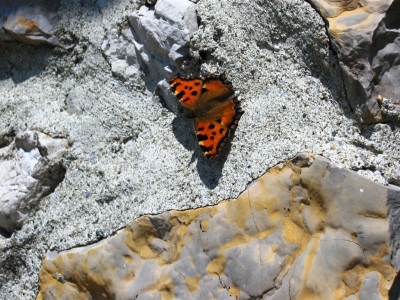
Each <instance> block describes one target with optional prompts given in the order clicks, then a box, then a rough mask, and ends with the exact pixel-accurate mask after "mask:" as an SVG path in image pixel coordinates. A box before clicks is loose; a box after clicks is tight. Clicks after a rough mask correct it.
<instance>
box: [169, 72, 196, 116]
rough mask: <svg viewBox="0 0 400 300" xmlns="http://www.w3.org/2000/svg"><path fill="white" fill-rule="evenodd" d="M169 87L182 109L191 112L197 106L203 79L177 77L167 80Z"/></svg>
mask: <svg viewBox="0 0 400 300" xmlns="http://www.w3.org/2000/svg"><path fill="white" fill-rule="evenodd" d="M169 85H170V87H171V90H172V92H173V93H174V95H175V96H176V97H177V98H178V100H179V102H180V103H181V104H182V105H183V106H184V107H186V108H189V109H191V110H193V109H194V108H195V107H196V106H198V101H199V99H200V96H201V88H202V86H203V79H201V78H197V77H196V78H181V77H179V76H177V77H173V78H171V79H170V80H169Z"/></svg>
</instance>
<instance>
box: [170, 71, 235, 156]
mask: <svg viewBox="0 0 400 300" xmlns="http://www.w3.org/2000/svg"><path fill="white" fill-rule="evenodd" d="M169 84H170V87H171V90H172V91H173V93H174V95H175V96H176V97H177V98H178V100H179V102H180V103H181V104H182V105H183V106H184V107H186V108H187V109H189V110H190V111H191V113H192V115H193V116H194V117H195V118H196V121H195V132H196V135H197V140H198V142H199V146H200V148H201V149H202V151H203V153H204V155H205V157H207V158H209V159H213V158H215V157H216V156H218V154H219V151H220V149H221V147H222V146H223V145H224V144H225V143H226V142H227V141H228V140H229V137H230V136H231V135H232V134H233V132H234V130H235V128H236V126H237V123H238V121H239V119H240V116H241V115H242V113H243V112H242V110H241V107H240V102H239V100H238V99H237V97H235V96H233V94H234V90H233V87H232V84H231V82H230V81H228V80H227V79H226V77H225V75H224V74H222V75H220V76H217V75H214V74H211V75H209V76H208V77H207V78H205V79H202V78H199V77H192V78H182V77H179V76H177V77H174V78H171V79H170V80H169Z"/></svg>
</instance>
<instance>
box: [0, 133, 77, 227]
mask: <svg viewBox="0 0 400 300" xmlns="http://www.w3.org/2000/svg"><path fill="white" fill-rule="evenodd" d="M68 148H69V145H68V141H67V140H65V139H53V138H51V137H49V136H47V135H45V134H43V133H41V132H35V131H26V132H23V133H21V134H19V135H17V136H16V138H15V140H14V141H13V142H12V143H10V144H9V145H8V146H7V147H4V148H0V230H5V231H7V232H8V233H12V232H14V231H15V230H16V229H19V228H20V227H21V226H22V224H23V222H24V221H25V220H26V218H27V217H28V216H29V213H30V211H31V210H32V209H34V208H35V206H37V205H38V203H39V201H40V199H42V198H43V197H44V196H46V195H48V194H50V193H51V192H53V191H54V189H55V188H56V187H57V185H58V184H59V183H60V182H61V181H62V179H63V178H64V174H65V169H64V168H63V167H62V165H61V164H60V160H61V158H62V156H63V154H64V152H65V151H66V150H67V149H68Z"/></svg>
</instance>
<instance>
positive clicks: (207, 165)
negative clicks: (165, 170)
mask: <svg viewBox="0 0 400 300" xmlns="http://www.w3.org/2000/svg"><path fill="white" fill-rule="evenodd" d="M193 122H194V119H192V118H188V117H186V116H183V115H181V114H179V112H178V115H177V117H175V119H174V120H173V121H172V131H173V133H174V135H175V137H176V139H177V140H178V141H179V142H180V143H181V144H182V145H183V146H184V147H185V148H186V149H187V150H189V151H191V152H193V155H192V159H191V160H190V162H188V164H191V163H193V162H194V161H195V159H197V165H196V168H197V172H198V173H199V176H200V179H201V181H202V182H203V183H204V185H205V186H206V187H207V188H208V189H210V190H212V189H214V188H216V186H217V185H218V182H219V180H220V178H221V175H222V169H223V167H224V164H225V162H226V159H227V157H228V154H229V152H230V148H231V144H230V143H228V144H227V145H225V146H224V147H223V148H222V151H221V153H220V155H219V156H218V157H216V158H215V159H213V160H209V159H207V158H206V157H205V156H204V154H203V152H202V151H201V149H200V147H199V144H198V142H197V138H196V136H195V133H194V129H193V128H194V127H193Z"/></svg>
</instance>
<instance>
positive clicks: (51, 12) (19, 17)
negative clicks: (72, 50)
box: [0, 0, 60, 46]
mask: <svg viewBox="0 0 400 300" xmlns="http://www.w3.org/2000/svg"><path fill="white" fill-rule="evenodd" d="M59 5H60V0H39V1H36V0H0V7H1V9H0V41H12V40H17V41H21V42H24V43H28V44H34V45H37V44H40V43H46V44H50V45H54V46H55V45H59V41H58V38H57V37H56V36H54V35H53V27H54V25H55V24H57V21H58V18H57V11H58V8H59Z"/></svg>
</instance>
